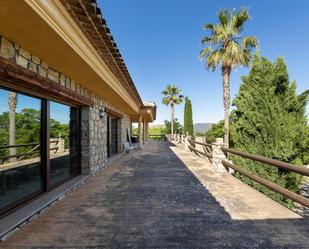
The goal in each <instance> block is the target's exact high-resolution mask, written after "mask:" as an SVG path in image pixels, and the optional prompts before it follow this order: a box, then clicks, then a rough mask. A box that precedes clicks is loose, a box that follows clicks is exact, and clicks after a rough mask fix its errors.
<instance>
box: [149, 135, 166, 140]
mask: <svg viewBox="0 0 309 249" xmlns="http://www.w3.org/2000/svg"><path fill="white" fill-rule="evenodd" d="M148 137H149V140H166V136H165V134H149V135H148Z"/></svg>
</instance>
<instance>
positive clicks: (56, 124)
mask: <svg viewBox="0 0 309 249" xmlns="http://www.w3.org/2000/svg"><path fill="white" fill-rule="evenodd" d="M49 127H50V128H49V130H50V148H49V157H50V184H51V185H52V186H54V185H57V184H58V183H61V182H63V181H65V180H66V179H68V178H70V177H72V176H75V175H77V174H79V168H80V167H79V163H78V162H79V160H78V156H79V153H78V151H79V109H77V108H74V107H70V106H67V105H63V104H59V103H56V102H52V101H50V120H49Z"/></svg>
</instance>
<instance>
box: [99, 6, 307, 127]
mask: <svg viewBox="0 0 309 249" xmlns="http://www.w3.org/2000/svg"><path fill="white" fill-rule="evenodd" d="M99 5H100V7H101V9H102V12H103V16H104V18H105V19H106V20H107V23H108V25H109V27H110V29H111V32H112V34H113V36H114V39H115V40H116V43H117V46H118V48H119V49H120V51H121V54H122V56H123V58H124V59H125V62H126V65H127V67H128V69H129V72H130V74H131V77H132V78H133V81H134V83H135V85H136V87H137V88H138V90H139V92H140V94H141V97H142V98H143V100H152V101H155V102H156V103H157V106H158V109H157V121H156V123H163V121H164V119H168V118H169V116H170V114H169V113H170V110H169V108H168V107H166V106H163V105H162V104H161V99H162V95H161V91H162V90H163V89H164V88H165V86H166V85H167V84H175V85H177V86H178V87H180V88H181V89H182V90H183V94H184V95H186V96H189V97H190V98H191V100H192V105H193V119H194V122H195V123H197V122H217V121H219V120H220V119H223V104H222V102H223V101H222V88H221V81H222V80H221V73H220V70H217V71H216V72H210V71H206V70H205V68H204V66H203V63H202V62H201V61H200V60H199V52H200V50H201V48H202V47H201V45H200V40H201V38H202V37H203V36H204V35H205V31H204V30H203V24H204V23H208V22H216V21H217V19H216V13H217V12H218V10H219V9H221V8H224V7H228V8H231V9H232V8H237V9H238V8H240V7H248V8H249V9H250V15H251V20H250V21H249V22H248V23H247V26H246V28H245V32H244V35H255V36H257V38H258V40H259V43H260V51H261V54H262V56H265V57H267V58H269V59H270V60H274V59H275V58H276V57H277V56H282V57H283V58H284V59H285V60H286V63H287V65H288V70H289V74H290V79H291V80H296V82H297V91H298V92H299V93H300V92H302V91H304V90H306V89H308V88H309V87H308V86H309V63H308V59H309V49H306V47H307V46H308V44H309V32H308V31H309V30H308V29H309V28H308V23H309V22H308V11H309V1H308V0H297V1H287V0H281V1H279V0H272V1H270V0H255V1H227V0H226V1H220V0H212V1H210V0H209V1H206V0H152V1H151V0H130V1H125V0H99ZM247 72H248V69H246V68H240V69H238V70H237V71H233V72H232V77H231V96H232V97H235V95H236V93H237V91H238V89H239V85H240V83H241V81H240V77H241V76H242V75H244V74H246V73H247ZM175 115H176V117H177V118H178V119H179V120H180V121H181V122H182V121H183V105H181V106H177V107H176V112H175Z"/></svg>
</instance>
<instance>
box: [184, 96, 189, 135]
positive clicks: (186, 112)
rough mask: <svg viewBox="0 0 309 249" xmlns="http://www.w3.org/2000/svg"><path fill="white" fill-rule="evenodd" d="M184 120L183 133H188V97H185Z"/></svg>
mask: <svg viewBox="0 0 309 249" xmlns="http://www.w3.org/2000/svg"><path fill="white" fill-rule="evenodd" d="M183 113H184V120H183V133H184V134H185V135H186V134H187V131H188V125H187V124H188V121H187V120H188V97H186V98H185V107H184V112H183Z"/></svg>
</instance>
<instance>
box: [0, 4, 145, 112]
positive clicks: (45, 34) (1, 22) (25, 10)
mask: <svg viewBox="0 0 309 249" xmlns="http://www.w3.org/2000/svg"><path fill="white" fill-rule="evenodd" d="M77 2H78V1H77ZM0 11H1V13H0V33H1V34H2V35H3V36H5V37H6V38H8V39H10V40H12V41H14V42H16V43H17V44H19V45H20V46H22V47H23V48H25V49H27V50H28V51H30V52H31V53H33V54H35V55H36V56H38V57H41V58H42V59H43V60H45V61H46V62H47V63H48V64H49V65H50V66H51V67H53V68H54V69H56V70H58V71H60V72H62V73H64V74H66V75H67V76H68V77H70V78H72V79H73V80H74V81H76V82H77V83H79V84H81V85H83V86H84V87H86V88H88V89H89V90H91V91H93V92H95V93H96V94H98V95H100V96H102V97H103V98H104V99H105V100H107V101H108V102H110V103H111V104H113V105H115V106H117V107H118V108H119V109H121V110H123V111H124V112H126V113H128V114H129V115H132V116H133V115H136V114H138V113H139V112H140V107H141V106H142V104H141V103H139V101H136V98H134V96H132V94H131V93H130V91H129V90H128V89H126V88H125V87H124V86H123V82H121V81H120V80H119V78H117V75H115V73H113V72H112V70H111V68H110V67H109V65H107V63H106V62H105V61H104V60H103V58H102V55H101V54H99V52H98V50H97V49H96V48H95V47H94V46H93V44H92V43H91V42H90V40H89V39H88V38H87V37H86V35H85V33H84V32H83V31H82V30H81V28H80V27H79V26H78V24H77V23H76V22H75V21H74V20H73V18H72V17H71V15H70V14H69V13H68V11H67V10H66V9H65V7H64V5H63V4H62V3H61V2H60V1H35V0H25V1H20V0H2V1H1V10H0ZM138 97H139V96H138Z"/></svg>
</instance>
